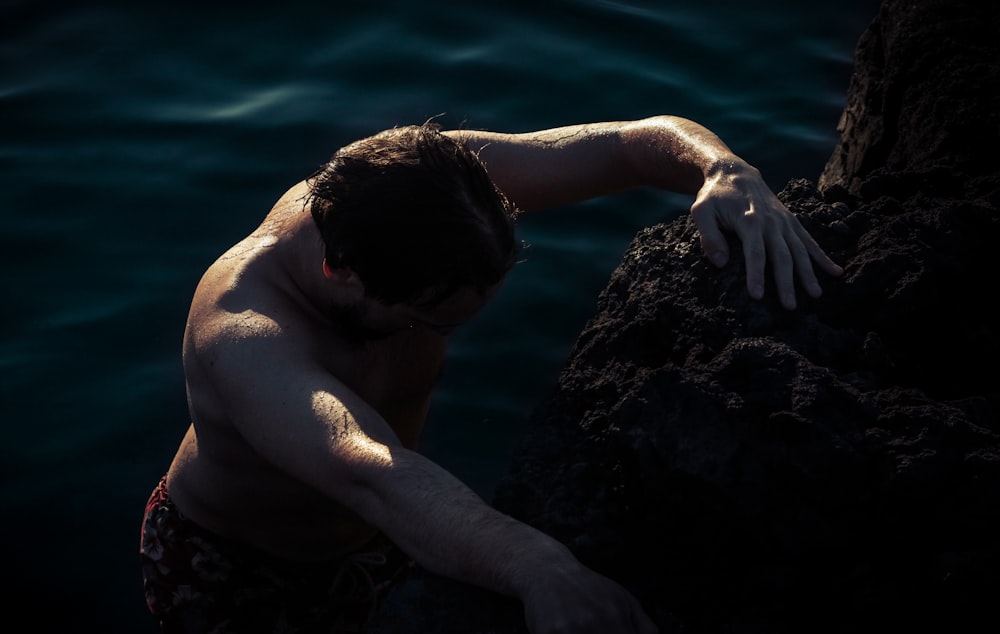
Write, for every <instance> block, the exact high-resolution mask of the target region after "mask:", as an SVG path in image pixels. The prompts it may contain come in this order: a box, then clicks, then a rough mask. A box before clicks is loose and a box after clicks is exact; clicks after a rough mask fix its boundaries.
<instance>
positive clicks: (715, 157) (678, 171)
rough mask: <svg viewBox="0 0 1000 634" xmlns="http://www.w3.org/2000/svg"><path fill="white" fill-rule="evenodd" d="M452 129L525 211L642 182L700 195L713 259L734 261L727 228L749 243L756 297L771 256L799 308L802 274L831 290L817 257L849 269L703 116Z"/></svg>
mask: <svg viewBox="0 0 1000 634" xmlns="http://www.w3.org/2000/svg"><path fill="white" fill-rule="evenodd" d="M447 134H449V135H451V136H453V137H454V138H457V139H460V140H462V141H463V142H464V143H465V144H466V145H467V146H468V147H470V148H471V149H473V150H475V151H477V152H479V155H480V158H481V159H482V160H483V162H484V164H485V165H486V168H487V170H488V171H489V173H490V176H491V177H492V178H493V180H494V182H495V183H496V184H497V187H499V188H500V190H501V191H503V192H504V193H505V194H506V195H507V197H508V198H509V199H510V200H511V201H512V202H513V203H514V204H515V205H516V206H517V207H518V208H519V209H521V210H523V211H532V210H536V209H545V208H550V207H555V206H560V205H565V204H569V203H573V202H577V201H580V200H585V199H587V198H593V197H596V196H602V195H605V194H611V193H614V192H618V191H622V190H625V189H629V188H632V187H641V186H653V187H658V188H661V189H664V190H667V191H672V192H678V193H686V194H692V195H694V196H695V201H694V204H693V205H692V206H691V215H692V218H693V219H694V221H695V224H696V225H697V227H698V231H699V233H700V235H701V243H702V248H703V250H704V252H705V255H706V256H708V258H709V259H710V260H711V261H712V263H713V264H715V265H716V266H719V267H721V266H724V265H725V264H726V262H728V260H729V248H728V244H727V242H726V239H725V236H724V235H723V234H722V231H723V230H730V231H733V232H735V233H736V234H737V235H738V236H739V237H740V239H741V240H742V242H743V252H744V257H745V260H746V269H747V289H748V291H749V292H750V295H751V296H752V297H754V298H756V299H760V298H761V297H763V295H764V270H765V265H766V263H767V262H768V261H770V263H771V266H772V269H773V271H774V278H775V283H776V286H777V290H778V296H779V298H780V300H781V303H782V305H784V306H785V307H786V308H789V309H792V308H795V305H796V303H795V283H794V278H795V277H797V278H798V280H799V282H800V283H801V284H802V286H803V288H804V289H805V291H806V292H807V293H808V294H809V295H811V296H813V297H819V295H820V294H821V293H822V289H821V288H820V285H819V281H818V280H817V278H816V274H815V271H814V269H813V264H814V263H815V264H816V265H817V266H818V267H819V268H820V269H821V270H823V271H825V272H826V273H828V274H830V275H834V276H836V275H840V274H841V273H842V272H843V270H842V269H841V268H840V266H838V265H837V264H835V263H834V262H833V261H832V260H831V259H830V258H829V257H828V256H827V255H826V253H824V251H823V250H822V249H821V248H820V247H819V245H818V244H817V243H816V241H815V240H814V239H813V238H812V236H810V235H809V233H808V232H807V231H806V230H805V229H804V228H803V227H802V225H801V224H800V223H799V221H798V219H797V218H795V216H794V215H792V213H791V212H790V211H788V209H787V208H786V207H785V206H784V205H783V204H782V203H781V201H779V200H778V198H777V196H775V195H774V192H772V191H771V190H770V188H768V187H767V184H766V183H765V182H764V180H763V179H762V178H761V175H760V172H758V171H757V169H756V168H754V167H753V166H751V165H750V164H749V163H747V162H746V161H744V160H743V159H742V158H740V157H739V156H737V155H736V154H734V153H733V151H732V150H730V149H729V147H727V146H726V144H725V143H723V142H722V140H721V139H719V137H717V136H716V135H715V134H713V133H712V132H711V131H709V130H707V129H706V128H704V127H702V126H701V125H699V124H697V123H694V122H693V121H689V120H687V119H683V118H680V117H672V116H658V117H650V118H648V119H641V120H638V121H611V122H604V123H590V124H582V125H575V126H567V127H562V128H553V129H549V130H541V131H538V132H528V133H523V134H502V133H494V132H480V131H475V130H459V131H450V132H448V133H447Z"/></svg>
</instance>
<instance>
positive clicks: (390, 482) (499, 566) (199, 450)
mask: <svg viewBox="0 0 1000 634" xmlns="http://www.w3.org/2000/svg"><path fill="white" fill-rule="evenodd" d="M636 186H654V187H659V188H662V189H665V190H670V191H675V192H684V193H690V194H694V195H696V198H695V202H694V205H693V206H692V208H691V213H692V214H693V217H694V220H695V222H696V223H697V226H698V229H699V233H700V234H701V240H702V246H703V249H704V251H705V253H706V255H707V256H708V257H709V258H710V259H711V260H712V262H714V263H715V264H716V265H718V266H722V265H723V264H725V262H726V261H727V259H728V257H729V254H728V251H727V246H726V240H725V238H724V236H723V235H722V231H723V230H724V229H728V230H731V231H734V232H735V233H737V234H738V235H739V237H740V238H741V239H742V241H743V245H744V251H745V254H746V269H747V274H746V275H747V286H748V290H749V292H750V294H751V295H752V296H753V297H755V298H760V297H762V296H763V292H764V270H765V263H766V262H770V264H771V267H772V270H773V275H774V280H775V288H776V291H777V293H778V295H779V298H780V300H781V302H782V304H783V305H784V306H785V307H787V308H794V306H795V302H796V296H795V279H796V278H797V280H798V282H799V283H800V284H801V286H802V287H803V288H804V289H805V291H806V292H807V293H808V294H809V295H812V296H818V295H819V294H820V292H821V290H820V286H819V283H818V281H817V278H816V274H815V272H814V270H813V263H815V264H816V265H817V266H818V267H819V269H821V270H823V271H825V272H826V273H828V274H831V275H839V274H840V273H841V272H842V271H841V269H840V267H838V266H837V265H836V264H834V263H833V262H832V261H831V260H830V259H829V258H828V257H827V256H826V254H824V253H823V251H822V250H821V249H820V248H819V246H817V244H816V243H815V242H814V241H813V239H812V238H811V237H810V236H809V235H808V234H807V233H806V232H805V230H804V229H803V228H802V227H801V226H800V225H799V223H798V221H797V220H796V219H795V217H794V216H792V215H791V214H790V213H789V212H788V210H787V209H785V207H784V206H783V205H782V204H781V203H780V202H779V201H778V200H777V198H776V197H775V196H774V194H773V193H772V192H771V191H770V190H769V189H768V188H767V186H766V185H765V183H764V182H763V180H762V179H761V177H760V174H759V173H758V172H757V170H756V169H754V168H752V167H751V166H750V165H748V164H747V163H746V162H745V161H743V160H742V159H740V158H739V157H737V156H736V155H734V154H733V153H732V152H731V151H730V150H729V148H727V147H726V146H725V145H724V144H723V143H722V141H720V140H719V139H718V138H717V137H716V136H715V135H714V134H712V133H711V132H709V131H708V130H706V129H704V128H703V127H701V126H699V125H697V124H695V123H693V122H691V121H687V120H684V119H680V118H677V117H669V116H661V117H652V118H649V119H644V120H640V121H630V122H608V123H596V124H587V125H578V126H571V127H565V128H557V129H552V130H545V131H540V132H534V133H527V134H498V133H489V132H477V131H448V132H441V131H439V130H438V129H437V128H436V127H435V126H433V125H430V124H425V125H424V126H414V127H406V128H399V129H393V130H387V131H385V132H382V133H380V134H378V135H375V136H373V137H370V138H368V139H363V140H361V141H358V142H356V143H353V144H351V145H349V146H347V147H345V148H342V149H341V150H339V151H338V152H337V153H336V154H335V155H334V157H333V158H332V159H331V161H330V162H329V163H328V164H326V165H325V166H323V167H322V168H321V169H320V170H319V171H317V172H316V173H315V174H313V175H312V176H311V177H310V178H308V179H306V180H305V181H303V182H300V183H298V184H297V185H295V186H294V187H292V188H291V189H290V190H289V191H288V192H287V193H286V194H285V195H284V196H282V197H281V199H280V200H279V201H278V202H277V203H276V204H275V206H274V208H273V209H272V210H271V212H270V213H269V214H268V216H267V217H266V218H265V219H264V221H263V223H262V224H261V225H260V227H258V228H257V229H256V230H255V231H254V232H253V233H251V234H250V235H249V236H248V237H247V238H245V239H244V240H242V241H241V242H239V243H238V244H237V245H235V246H234V247H233V248H231V249H230V250H229V251H228V252H226V253H225V254H224V255H223V256H222V257H220V258H219V260H217V261H216V262H215V263H214V264H213V265H212V266H211V267H210V268H209V269H208V271H207V272H206V273H205V275H204V277H203V278H202V280H201V282H200V284H199V285H198V288H197V291H196V292H195V296H194V299H193V301H192V304H191V311H190V314H189V318H188V324H187V329H186V332H185V336H184V348H183V350H184V369H185V373H186V378H187V389H188V401H189V407H190V411H191V417H192V421H193V422H192V425H191V426H190V428H189V429H188V432H187V435H186V436H185V437H184V439H183V441H182V442H181V445H180V448H179V449H178V451H177V454H176V456H175V458H174V460H173V463H172V464H171V466H170V469H169V471H168V473H167V474H166V476H165V477H164V479H163V480H162V481H161V483H160V485H159V486H158V487H157V489H156V490H155V491H154V493H153V495H152V496H151V498H150V500H149V503H148V505H147V513H146V518H145V521H144V524H143V536H142V550H141V552H142V562H143V571H144V579H145V587H146V594H147V602H148V603H149V606H150V609H151V610H152V611H153V612H154V614H156V615H157V617H159V619H160V621H161V623H162V626H163V630H164V631H165V632H285V631H288V632H331V631H334V632H346V631H360V628H361V626H362V624H363V622H364V620H365V618H367V616H368V615H369V613H370V611H371V610H373V609H374V607H375V606H376V605H377V601H378V599H379V598H380V597H381V595H382V594H383V593H384V590H385V588H386V587H388V584H391V583H392V582H393V580H395V579H397V578H398V575H399V574H400V572H401V571H403V570H405V568H406V563H407V562H408V561H409V560H411V559H412V561H415V562H416V563H417V564H419V565H421V566H423V567H425V568H426V569H428V570H430V571H433V572H435V573H438V574H442V575H446V576H449V577H452V578H455V579H458V580H461V581H464V582H468V583H472V584H476V585H479V586H482V587H485V588H489V589H492V590H495V591H497V592H500V593H504V594H507V595H511V596H514V597H517V598H519V599H520V600H521V601H522V602H523V604H524V614H525V619H526V622H527V625H528V628H529V629H530V631H531V632H533V633H534V634H542V633H549V632H574V633H583V632H600V633H601V634H606V633H607V632H641V633H646V632H655V631H656V628H655V626H654V624H653V623H652V622H651V621H650V619H649V618H648V617H647V616H646V614H645V613H644V611H643V610H642V608H641V607H640V606H639V605H638V603H637V602H636V600H635V599H634V598H633V597H632V596H631V595H630V594H629V593H628V592H626V591H625V590H624V589H622V588H621V587H620V586H619V585H617V584H616V583H614V582H613V581H611V580H609V579H607V578H604V577H602V576H600V575H598V574H596V573H594V572H593V571H590V570H588V569H586V568H585V567H583V566H582V565H581V564H580V563H579V562H578V561H576V559H574V557H573V556H572V555H571V554H570V553H569V551H568V550H567V549H566V548H565V547H564V546H563V545H562V544H560V543H558V542H556V541H555V540H553V539H551V538H550V537H548V536H547V535H545V534H543V533H541V532H539V531H537V530H535V529H533V528H531V527H529V526H527V525H525V524H522V523H520V522H517V521H515V520H514V519H512V518H510V517H507V516H505V515H502V514H500V513H498V512H497V511H495V510H494V509H492V508H491V507H490V506H488V505H487V504H485V503H484V502H483V501H482V500H481V499H480V498H479V497H477V496H476V495H475V494H474V493H473V492H472V491H471V490H469V489H468V488H467V487H465V486H464V485H463V484H461V483H460V482H458V481H457V480H456V479H455V478H453V477H452V476H451V475H449V474H448V473H447V472H445V471H444V470H443V469H441V468H440V467H438V466H437V465H435V464H433V463H432V462H430V461H429V460H427V459H426V458H423V457H421V456H420V455H419V454H417V453H416V452H414V450H413V448H414V447H415V446H416V443H417V439H418V436H419V434H420V430H421V426H422V425H423V422H424V417H425V415H426V412H427V407H428V403H429V399H430V395H431V390H432V388H433V385H434V382H435V379H436V378H437V377H438V375H439V373H440V371H441V367H442V364H443V362H444V358H445V352H446V347H447V343H448V335H449V333H450V332H451V330H452V329H453V328H454V327H456V326H457V325H459V324H462V323H464V322H466V321H468V320H469V319H470V318H472V317H473V316H474V315H475V313H476V312H477V311H478V310H479V309H480V308H482V306H483V305H484V304H485V303H486V302H488V301H489V299H490V298H491V297H492V295H493V294H494V293H495V292H496V289H497V287H498V286H499V285H500V283H501V282H502V280H503V277H504V275H505V273H506V272H507V270H508V269H509V268H510V266H511V265H512V263H513V262H514V261H515V259H516V251H515V244H516V241H515V240H514V230H513V219H514V212H515V209H516V210H518V211H519V212H520V211H523V212H528V211H532V210H535V209H542V208H547V207H554V206H560V205H565V204H568V203H571V202H574V201H578V200H582V199H585V198H589V197H594V196H599V195H603V194H607V193H610V192H614V191H619V190H623V189H627V188H630V187H636ZM397 547H398V548H397ZM400 551H401V552H400ZM352 628H354V629H352Z"/></svg>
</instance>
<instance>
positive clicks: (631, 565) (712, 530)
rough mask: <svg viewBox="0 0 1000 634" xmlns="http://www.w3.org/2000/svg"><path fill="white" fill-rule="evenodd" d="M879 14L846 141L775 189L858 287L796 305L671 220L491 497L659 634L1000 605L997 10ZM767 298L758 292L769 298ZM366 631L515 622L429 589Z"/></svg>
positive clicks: (457, 590)
mask: <svg viewBox="0 0 1000 634" xmlns="http://www.w3.org/2000/svg"><path fill="white" fill-rule="evenodd" d="M978 4H979V3H973V2H965V1H962V0H910V1H902V0H886V1H885V2H884V3H883V4H882V6H881V9H880V11H879V14H878V16H877V17H876V19H875V20H874V21H873V23H872V24H871V26H870V28H869V29H868V30H867V31H866V32H865V34H864V35H863V37H862V39H861V41H860V43H859V45H858V49H857V53H856V59H855V64H856V67H855V73H854V77H853V80H852V84H851V86H850V89H849V94H848V106H847V108H846V110H845V112H844V115H843V119H842V128H841V133H842V138H841V141H840V143H839V145H838V147H837V148H836V150H835V152H834V154H833V156H832V157H831V159H830V162H829V164H828V165H827V167H826V169H825V170H824V172H823V174H822V175H821V176H820V177H819V179H818V184H817V183H814V182H811V181H808V180H795V181H792V182H790V183H789V184H788V185H787V186H786V187H785V189H784V190H783V191H782V192H781V194H780V197H781V198H782V200H783V201H784V202H785V203H786V204H787V205H788V206H789V208H790V209H792V210H793V211H794V212H795V213H796V214H797V215H798V216H799V218H800V219H801V220H802V222H803V224H804V225H805V226H806V227H807V228H808V229H809V230H810V231H811V232H812V233H813V235H814V236H816V238H817V240H818V241H819V242H820V244H822V245H823V246H824V248H825V249H826V250H827V251H828V252H829V253H830V254H831V255H832V256H833V257H834V259H835V260H837V261H838V262H840V263H842V264H844V265H845V268H846V273H845V275H844V276H843V277H842V278H840V279H837V280H831V279H826V280H822V282H823V285H824V288H825V289H826V292H825V294H824V296H823V297H822V298H820V299H818V300H808V299H807V300H806V301H803V302H802V303H801V305H800V307H799V308H798V309H797V310H795V311H792V312H788V311H785V310H783V309H782V308H781V307H780V306H779V305H778V304H777V302H776V301H775V300H773V299H766V300H765V301H763V302H755V301H752V300H750V299H749V297H748V296H747V294H746V291H745V289H744V273H743V269H742V266H741V265H740V262H741V257H742V256H741V253H740V247H739V244H738V243H737V242H735V241H733V242H732V245H731V246H732V250H733V258H732V263H731V264H730V266H729V267H728V268H727V269H725V270H723V271H722V272H721V274H720V272H718V271H716V270H715V269H714V268H711V266H710V265H709V264H707V263H706V262H705V260H704V259H703V257H702V256H701V253H700V247H699V245H698V240H697V236H696V233H695V229H694V227H693V225H692V223H691V222H690V221H689V220H688V219H687V218H682V219H679V220H677V221H676V222H674V223H672V224H668V225H660V226H656V227H652V228H650V229H647V230H644V231H642V232H641V233H640V234H639V235H637V236H636V238H635V240H634V241H633V243H632V244H631V246H630V247H629V249H628V250H627V252H626V253H625V256H624V258H623V260H622V262H621V264H620V266H619V267H618V269H617V270H616V271H615V272H614V273H613V275H612V277H611V280H610V282H609V284H608V286H607V287H606V289H605V290H604V291H603V293H602V295H601V297H600V301H599V308H598V312H597V314H596V315H595V316H594V318H593V319H592V320H591V322H590V323H589V324H588V325H587V326H586V328H585V329H584V331H583V332H582V333H581V335H580V337H579V340H578V341H577V344H576V347H575V349H574V351H573V352H572V355H571V358H570V359H569V361H568V364H567V366H566V368H565V371H564V373H563V374H562V376H561V379H560V382H559V385H558V388H557V390H556V391H555V393H554V394H553V395H552V397H551V398H550V399H549V400H548V401H547V402H546V403H545V404H544V405H543V406H542V407H541V408H540V409H539V410H538V411H537V412H536V414H535V417H534V422H533V426H532V429H531V431H530V432H529V433H528V435H527V436H526V437H525V439H524V441H523V444H522V447H521V449H520V451H519V455H518V456H517V457H516V459H515V461H514V462H513V463H512V464H511V465H510V469H509V472H508V474H507V476H506V477H505V479H504V480H503V482H502V483H501V485H500V486H499V488H498V490H497V495H496V498H495V500H494V504H495V506H497V507H498V508H499V509H501V510H503V511H505V512H507V513H510V514H511V515H513V516H515V517H517V518H519V519H522V520H524V521H526V522H528V523H530V524H532V525H534V526H537V527H538V528H540V529H542V530H544V531H546V532H548V533H549V534H551V535H553V536H555V537H557V538H558V539H560V540H561V541H563V542H564V543H565V544H567V545H568V546H569V547H570V548H571V549H572V550H573V551H574V552H575V553H576V554H577V555H578V557H579V558H580V559H581V560H582V561H583V562H585V563H586V564H588V565H590V566H591V567H593V568H594V569H596V570H598V571H601V572H603V573H604V574H606V575H608V576H610V577H613V578H615V579H617V580H619V581H620V582H621V583H622V584H623V585H625V586H626V587H628V588H629V589H631V590H632V591H633V593H634V594H635V595H636V596H637V597H639V598H640V600H641V601H642V602H643V604H644V605H645V606H646V608H647V610H648V611H649V613H650V614H651V616H653V617H654V619H655V620H656V621H657V622H658V624H659V625H660V627H661V630H662V631H663V632H671V631H674V632H791V631H803V630H808V631H816V630H819V631H836V632H855V631H858V632H865V631H879V630H881V631H902V630H903V629H905V628H907V627H909V626H914V625H921V626H923V627H928V626H939V627H945V628H947V629H946V631H962V630H963V626H964V625H968V624H971V623H976V622H977V620H978V618H979V617H986V618H989V617H991V616H993V614H992V611H994V610H995V605H996V601H997V599H998V598H1000V387H998V384H1000V381H998V379H1000V372H998V371H997V369H996V365H995V362H996V360H997V358H998V356H1000V338H998V334H997V328H998V326H1000V310H998V308H997V302H996V298H995V297H994V295H995V293H996V292H997V290H998V286H1000V282H998V280H1000V257H998V256H997V255H996V253H997V251H998V250H1000V215H998V206H1000V164H998V153H997V152H996V148H997V147H998V145H1000V44H998V42H1000V10H998V9H997V8H995V7H996V5H988V6H987V5H984V6H978ZM772 296H773V293H771V294H769V298H770V297H772ZM373 631H375V632H421V633H424V634H427V633H434V632H466V633H487V632H492V633H497V634H500V633H519V632H524V631H525V630H524V626H523V623H522V620H521V615H520V607H519V605H518V604H517V603H516V602H513V601H511V600H509V599H504V598H501V597H498V596H495V595H492V594H490V593H488V592H484V591H480V590H476V589H473V588H469V587H467V586H463V585H461V584H457V583H454V582H450V581H447V580H444V579H440V578H437V577H434V576H432V575H429V574H425V573H417V574H416V575H414V577H413V579H412V580H411V581H410V582H408V583H407V584H406V585H404V586H403V587H401V588H400V589H399V590H398V591H397V592H396V593H394V594H393V596H392V598H391V601H390V603H389V605H387V607H386V609H385V610H384V612H383V613H382V614H381V615H380V616H379V617H378V619H377V621H376V623H375V624H374V626H373Z"/></svg>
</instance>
